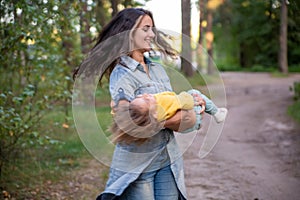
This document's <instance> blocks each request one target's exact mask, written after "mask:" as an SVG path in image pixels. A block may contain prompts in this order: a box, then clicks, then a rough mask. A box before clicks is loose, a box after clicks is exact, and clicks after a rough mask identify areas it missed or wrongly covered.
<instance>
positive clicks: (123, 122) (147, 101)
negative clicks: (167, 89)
mask: <svg viewBox="0 0 300 200" xmlns="http://www.w3.org/2000/svg"><path fill="white" fill-rule="evenodd" d="M155 105H156V100H155V98H154V96H153V95H150V94H143V95H140V96H138V97H137V98H135V99H134V100H132V101H131V102H130V103H129V104H126V105H119V106H118V108H117V109H116V113H115V115H114V123H113V125H112V127H111V129H110V130H111V132H112V133H113V135H114V141H115V142H127V143H130V142H143V141H146V140H147V139H148V138H149V137H151V136H153V135H154V134H156V133H157V132H158V131H159V130H160V129H161V128H162V126H161V124H160V123H158V122H157V120H156V118H155Z"/></svg>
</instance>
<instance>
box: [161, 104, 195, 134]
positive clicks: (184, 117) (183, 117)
mask: <svg viewBox="0 0 300 200" xmlns="http://www.w3.org/2000/svg"><path fill="white" fill-rule="evenodd" d="M195 123H196V113H195V111H194V109H192V110H179V111H177V112H176V114H175V115H174V116H172V117H171V118H170V119H168V120H166V121H165V124H164V127H165V128H169V129H171V130H173V131H183V130H186V129H188V128H191V127H193V126H194V125H195Z"/></svg>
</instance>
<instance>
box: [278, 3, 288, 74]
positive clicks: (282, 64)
mask: <svg viewBox="0 0 300 200" xmlns="http://www.w3.org/2000/svg"><path fill="white" fill-rule="evenodd" d="M287 18H288V16H287V0H281V10H280V36H279V45H280V50H279V59H278V60H279V70H280V72H282V73H284V74H287V73H288V60H287Z"/></svg>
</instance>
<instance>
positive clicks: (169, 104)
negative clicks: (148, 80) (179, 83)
mask: <svg viewBox="0 0 300 200" xmlns="http://www.w3.org/2000/svg"><path fill="white" fill-rule="evenodd" d="M154 97H155V99H156V103H157V106H156V107H157V108H156V113H157V120H158V121H159V122H160V121H163V120H167V119H169V118H170V117H172V116H173V115H174V114H175V113H176V112H177V111H178V110H180V109H184V110H190V109H193V108H194V98H193V96H192V95H190V94H189V93H187V92H181V93H180V94H178V95H177V94H176V93H175V92H161V93H158V94H154Z"/></svg>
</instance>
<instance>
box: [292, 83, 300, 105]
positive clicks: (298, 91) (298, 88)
mask: <svg viewBox="0 0 300 200" xmlns="http://www.w3.org/2000/svg"><path fill="white" fill-rule="evenodd" d="M290 90H291V91H293V92H294V99H295V100H296V101H299V100H300V82H294V85H293V87H290Z"/></svg>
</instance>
